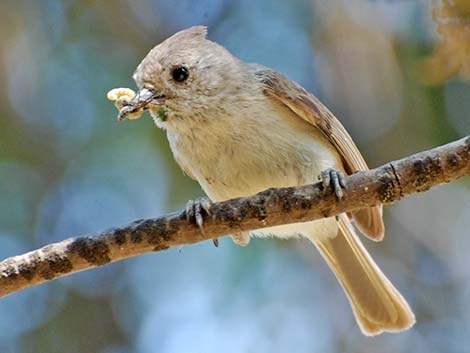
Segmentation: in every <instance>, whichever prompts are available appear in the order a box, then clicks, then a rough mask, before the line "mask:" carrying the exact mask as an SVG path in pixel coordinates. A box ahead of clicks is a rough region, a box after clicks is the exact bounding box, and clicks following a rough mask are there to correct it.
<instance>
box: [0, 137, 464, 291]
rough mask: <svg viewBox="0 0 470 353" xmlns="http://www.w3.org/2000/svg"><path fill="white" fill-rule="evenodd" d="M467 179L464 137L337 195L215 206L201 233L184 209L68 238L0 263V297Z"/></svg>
mask: <svg viewBox="0 0 470 353" xmlns="http://www.w3.org/2000/svg"><path fill="white" fill-rule="evenodd" d="M468 175H470V136H467V137H465V138H463V139H460V140H458V141H455V142H452V143H449V144H447V145H444V146H441V147H437V148H434V149H432V150H429V151H425V152H421V153H418V154H415V155H412V156H409V157H406V158H403V159H401V160H398V161H394V162H390V163H387V164H385V165H383V166H381V167H379V168H376V169H373V170H369V171H366V172H358V173H355V174H353V175H350V176H348V177H347V178H346V189H345V192H344V197H343V198H342V199H341V200H337V199H336V197H335V194H334V192H333V190H332V189H329V190H322V187H321V184H320V183H317V184H314V185H306V186H301V187H289V188H280V189H268V190H266V191H263V192H260V193H259V194H256V195H254V196H251V197H247V198H239V199H233V200H228V201H225V202H220V203H216V204H214V205H213V207H212V208H211V215H210V216H206V217H205V219H204V229H205V232H204V234H202V233H201V232H200V230H199V228H198V227H197V226H196V225H195V224H192V223H188V222H187V221H186V214H185V212H184V211H178V212H174V213H171V214H167V215H164V216H161V217H158V218H151V219H139V220H136V221H134V222H132V223H131V224H129V225H126V226H124V227H119V228H113V229H109V230H106V231H103V232H101V233H100V234H96V235H91V236H83V237H77V238H70V239H66V240H64V241H61V242H58V243H55V244H50V245H46V246H44V247H42V248H40V249H37V250H34V251H31V252H29V253H26V254H23V255H19V256H14V257H10V258H8V259H6V260H4V261H2V262H0V297H1V296H5V295H8V294H11V293H14V292H16V291H19V290H21V289H24V288H28V287H31V286H34V285H37V284H40V283H43V282H46V281H49V280H52V279H54V278H58V277H61V276H64V275H68V274H71V273H74V272H78V271H83V270H86V269H90V268H93V267H96V266H102V265H105V264H107V263H110V262H114V261H118V260H121V259H124V258H128V257H131V256H136V255H139V254H143V253H147V252H150V251H159V250H165V249H168V248H170V247H172V246H176V245H183V244H192V243H196V242H200V241H203V240H208V239H212V238H217V237H220V236H221V235H226V234H231V233H235V232H239V231H242V230H250V229H258V228H263V227H268V226H274V225H280V224H286V223H296V222H304V221H311V220H316V219H320V218H324V217H332V216H335V215H338V214H340V213H343V212H349V211H354V210H358V209H361V208H366V207H370V206H373V205H376V204H380V203H383V204H390V203H393V202H395V201H398V200H400V199H401V198H402V197H404V196H407V195H410V194H413V193H417V192H424V191H427V190H429V189H430V188H431V187H433V186H436V185H439V184H443V183H447V182H450V181H453V180H457V179H459V178H462V177H464V176H468Z"/></svg>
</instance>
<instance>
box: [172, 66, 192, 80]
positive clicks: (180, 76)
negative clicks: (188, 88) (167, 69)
mask: <svg viewBox="0 0 470 353" xmlns="http://www.w3.org/2000/svg"><path fill="white" fill-rule="evenodd" d="M171 76H172V77H173V80H175V81H176V82H184V81H186V80H187V79H188V77H189V70H188V69H187V68H186V67H184V66H179V67H175V68H174V69H173V71H172V72H171Z"/></svg>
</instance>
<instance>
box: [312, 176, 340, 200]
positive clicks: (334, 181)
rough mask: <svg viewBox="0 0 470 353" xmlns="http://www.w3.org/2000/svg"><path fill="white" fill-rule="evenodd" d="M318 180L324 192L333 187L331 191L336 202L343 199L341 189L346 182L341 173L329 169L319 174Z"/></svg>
mask: <svg viewBox="0 0 470 353" xmlns="http://www.w3.org/2000/svg"><path fill="white" fill-rule="evenodd" d="M318 180H321V182H322V186H323V191H324V192H325V191H326V190H328V187H329V186H330V185H333V190H334V192H335V195H336V197H337V198H338V200H341V199H342V198H343V196H344V192H343V189H344V188H345V187H346V182H345V178H344V174H343V172H342V171H340V170H334V169H331V168H329V169H327V170H324V171H323V172H321V174H320V175H319V176H318Z"/></svg>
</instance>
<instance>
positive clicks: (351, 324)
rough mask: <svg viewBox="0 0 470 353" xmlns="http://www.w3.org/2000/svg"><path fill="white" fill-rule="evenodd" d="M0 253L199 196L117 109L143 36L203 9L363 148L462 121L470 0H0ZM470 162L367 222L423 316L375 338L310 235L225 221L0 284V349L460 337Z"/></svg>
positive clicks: (449, 342) (186, 348)
mask: <svg viewBox="0 0 470 353" xmlns="http://www.w3.org/2000/svg"><path fill="white" fill-rule="evenodd" d="M0 13H1V14H2V19H1V21H0V258H1V259H3V258H6V257H9V256H12V255H17V254H20V253H23V252H26V251H29V250H32V249H34V248H37V247H40V246H43V245H45V244H47V243H50V242H55V241H59V240H62V239H65V238H67V237H70V236H76V235H82V234H87V233H93V232H96V231H99V230H102V229H103V228H106V227H110V226H114V225H120V224H125V223H127V222H130V221H132V220H133V219H136V218H142V217H151V216H157V215H160V214H162V213H164V212H168V211H172V210H175V209H179V208H182V207H183V206H184V204H185V202H186V200H188V199H191V198H195V197H197V196H201V195H202V191H201V189H200V188H199V186H198V185H197V184H196V182H194V181H192V180H190V179H189V178H188V177H185V176H184V175H183V173H182V172H181V171H180V170H179V168H178V166H177V165H176V163H175V162H174V161H173V158H172V156H171V153H170V150H169V147H168V144H167V141H166V136H165V134H164V132H163V131H160V130H158V129H157V128H155V127H154V126H153V123H152V121H151V119H150V118H149V116H148V115H147V114H146V115H145V117H144V118H142V119H139V120H136V121H126V122H123V123H118V122H117V121H116V110H115V108H114V107H113V104H112V103H111V102H109V101H107V100H106V92H107V91H108V90H109V89H110V88H113V87H120V86H124V87H126V86H127V87H132V88H134V87H135V86H134V83H133V81H132V79H131V76H132V73H133V71H134V69H135V67H136V66H137V64H138V63H139V62H140V60H141V59H142V58H143V57H144V56H145V54H146V53H147V52H148V50H150V49H151V48H152V47H153V46H154V45H156V44H157V43H159V42H160V41H162V40H163V39H165V38H166V37H168V36H170V35H171V34H173V33H174V32H176V31H178V30H181V29H183V28H186V27H189V26H191V25H196V24H205V25H207V26H209V38H211V39H213V40H215V41H217V42H219V43H221V44H222V45H224V46H225V47H227V48H228V49H229V50H231V51H232V52H233V53H234V54H236V55H237V56H239V57H241V58H242V59H244V60H246V61H250V62H258V63H261V64H263V65H265V66H269V67H272V68H274V69H276V70H278V71H280V72H282V73H284V74H285V75H287V76H288V77H290V78H291V79H293V80H296V81H298V82H299V83H301V84H302V85H303V86H304V87H306V88H307V89H309V90H310V91H312V92H314V93H315V94H316V95H317V96H319V97H320V99H321V100H323V101H324V102H325V103H326V104H327V105H328V106H329V107H330V108H331V109H332V110H333V112H334V113H335V114H336V115H337V116H338V117H339V119H340V120H341V121H342V122H343V124H344V125H345V126H346V127H347V129H348V130H349V131H350V133H351V135H352V136H353V137H354V138H355V140H356V142H357V144H358V146H359V147H360V149H361V151H362V152H363V153H364V155H365V157H366V160H368V162H369V164H370V166H378V165H381V164H383V163H385V162H387V161H390V160H393V159H398V158H401V157H404V156H406V155H408V154H412V153H414V152H417V151H420V150H423V149H428V148H431V147H434V146H437V145H440V144H443V143H446V142H450V141H452V140H454V139H457V138H459V137H462V136H465V135H466V134H468V133H469V131H470V84H469V82H468V81H467V80H468V79H469V78H470V53H469V50H468V43H470V28H469V22H468V18H469V17H470V5H469V2H468V1H465V0H454V1H450V0H448V1H444V2H437V1H436V2H431V1H409V0H401V1H400V0H395V1H393V0H375V1H367V0H363V1H348V0H330V1H321V0H291V1H276V0H259V1H251V0H178V1H170V0H134V1H131V0H115V1H111V0H109V1H94V0H80V1H79V0H67V1H57V0H41V1H34V0H29V1H28V0H15V1H10V0H1V2H0ZM469 191H470V183H469V180H468V178H467V179H466V180H462V181H460V182H456V183H452V184H449V185H445V186H442V187H439V188H436V189H433V190H432V191H430V192H427V193H424V194H422V195H417V196H414V197H409V198H406V199H405V200H402V201H401V202H399V203H397V204H396V205H393V206H390V207H387V208H386V209H385V223H386V229H387V232H386V238H385V240H384V241H383V242H381V243H379V244H373V243H372V242H370V241H367V240H364V243H365V245H366V247H367V248H368V249H370V251H371V253H372V255H373V257H374V258H375V259H376V261H377V262H378V263H379V264H380V266H381V267H382V269H383V270H384V272H385V273H386V274H388V276H389V277H390V279H391V280H392V281H393V282H394V283H395V284H396V286H397V287H398V288H399V289H400V290H401V292H402V293H403V294H404V296H405V297H406V298H407V299H408V301H409V302H410V304H411V306H412V307H413V309H414V310H415V313H416V315H417V320H418V322H417V325H416V326H415V327H414V328H413V329H412V330H409V331H407V332H405V333H402V334H399V335H391V334H384V335H381V336H379V337H376V338H366V337H364V336H362V334H361V333H360V331H359V329H358V327H357V325H356V323H355V320H354V318H353V315H352V312H351V310H350V308H349V304H348V302H347V299H346V296H345V295H344V294H343V292H342V289H341V288H340V286H339V285H338V282H337V281H336V280H335V279H334V277H333V275H332V273H331V272H330V271H329V269H328V268H327V266H326V264H325V263H324V261H323V260H322V259H321V257H320V256H319V254H318V253H317V252H316V251H315V249H314V247H313V246H312V245H311V244H309V243H308V242H307V241H277V240H254V241H252V243H251V244H250V245H249V246H248V247H247V248H240V247H237V246H235V245H234V244H232V242H231V241H230V240H229V239H221V244H220V247H219V248H218V249H216V248H214V246H213V245H212V242H205V243H201V244H196V245H191V246H184V247H181V248H175V249H171V250H168V251H164V252H158V253H154V254H148V255H144V256H140V257H137V258H132V259H128V260H126V261H121V262H118V263H115V264H111V265H108V266H105V267H103V268H99V269H94V270H91V271H86V272H83V273H80V274H76V275H72V276H69V277H66V278H62V279H59V280H55V281H53V282H51V283H48V284H45V285H41V286H39V287H35V288H31V289H28V290H25V291H22V292H18V293H16V294H13V295H11V296H9V297H6V298H2V299H0V352H2V353H17V352H38V353H39V352H40V353H44V352H48V353H49V352H51V353H55V352H57V353H59V352H60V353H63V352H67V353H74V352H79V353H82V352H86V353H89V352H99V353H134V352H136V353H150V352H164V353H177V352H178V353H179V352H208V353H210V352H286V351H289V352H322V353H339V352H362V353H366V352H374V353H375V352H381V353H388V352H390V353H391V352H410V351H413V352H414V353H418V352H426V353H432V352H439V353H445V352H456V353H465V352H470V305H469V303H470V259H469V257H468V249H469V248H470V217H469V214H470V197H469V196H470V193H469Z"/></svg>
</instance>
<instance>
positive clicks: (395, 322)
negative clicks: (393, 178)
mask: <svg viewBox="0 0 470 353" xmlns="http://www.w3.org/2000/svg"><path fill="white" fill-rule="evenodd" d="M134 79H135V81H136V83H137V86H138V87H139V92H138V93H137V95H136V96H135V97H133V94H129V97H127V98H128V99H121V100H119V102H118V107H119V108H121V111H120V117H121V118H126V117H138V116H139V115H140V114H141V113H142V111H143V110H145V109H148V110H149V111H150V114H151V115H152V117H153V119H154V121H155V124H156V125H157V126H158V127H160V128H163V129H165V130H166V132H167V136H168V140H169V143H170V146H171V150H172V151H173V155H174V157H175V159H176V161H177V162H178V164H179V165H180V166H181V168H182V169H183V170H184V172H185V173H186V174H187V175H189V176H190V177H192V178H193V179H195V180H197V181H198V182H199V184H200V185H201V187H202V188H203V189H204V191H205V192H206V194H207V195H208V197H209V198H210V199H211V200H212V201H222V200H227V199H231V198H235V197H242V196H249V195H252V194H255V193H257V192H260V191H262V190H265V189H268V188H272V187H287V186H296V185H305V184H311V183H313V182H314V181H315V180H316V178H317V176H319V175H321V179H322V180H323V183H324V185H325V187H327V186H329V184H330V183H332V184H333V187H334V190H335V192H336V194H337V196H338V197H341V196H342V190H341V188H342V187H344V185H343V184H344V180H343V177H342V173H345V174H351V173H354V172H355V171H358V170H367V169H368V168H367V164H366V162H365V161H364V159H363V157H362V155H361V153H360V152H359V151H358V149H357V147H356V145H355V144H354V142H353V141H352V139H351V137H350V136H349V134H348V133H347V132H346V130H345V129H344V127H343V126H342V125H341V123H340V122H339V121H338V120H337V119H336V118H335V116H334V115H333V114H332V113H331V112H330V111H329V110H328V109H327V108H326V107H325V106H324V105H323V104H322V103H321V102H320V101H319V100H318V99H317V98H316V97H315V96H313V95H312V94H310V93H308V92H307V91H305V90H304V89H303V88H302V87H300V86H299V85H298V84H296V83H294V82H292V81H290V80H289V79H287V78H286V77H284V76H282V75H280V74H279V73H277V72H275V71H273V70H270V69H268V68H265V67H262V66H259V65H254V64H247V63H245V62H243V61H241V60H239V59H238V58H236V57H235V56H233V55H232V54H231V53H229V52H228V51H227V50H226V49H225V48H223V47H222V46H220V45H218V44H216V43H214V42H212V41H210V40H208V39H206V28H205V27H202V26H197V27H192V28H189V29H186V30H184V31H181V32H178V33H176V34H175V35H173V36H172V37H170V38H168V39H167V40H165V41H164V42H162V43H161V44H159V45H157V46H156V47H155V48H153V49H152V50H151V51H150V52H149V53H148V55H147V56H146V57H145V58H144V60H143V61H142V62H141V63H140V65H139V66H138V68H137V70H136V72H135V74H134ZM126 94H127V93H126ZM124 95H125V94H124ZM196 206H200V204H196ZM204 206H207V205H204V204H202V207H204ZM196 213H197V212H196ZM353 224H354V225H355V227H356V228H358V229H359V230H360V231H361V232H362V233H364V234H365V235H366V236H368V237H369V238H372V239H374V240H381V239H382V237H383V233H384V226H383V222H382V207H381V206H377V207H373V208H369V209H364V210H360V211H358V212H354V213H352V214H342V215H340V216H339V217H337V218H326V219H323V220H317V221H314V222H306V223H295V224H288V225H283V226H277V227H271V228H264V229H258V230H254V231H252V232H250V233H251V235H254V236H260V237H265V236H276V237H280V238H292V237H297V236H303V237H306V238H308V239H310V240H311V241H312V242H313V244H315V246H316V247H317V248H318V250H319V251H320V253H321V254H322V255H323V257H324V258H325V260H326V261H327V262H328V264H329V265H330V267H331V269H332V270H333V272H334V273H335V275H336V277H337V279H338V280H339V282H340V283H341V285H342V286H343V288H344V291H345V292H346V295H347V296H348V298H349V301H350V303H351V306H352V309H353V311H354V314H355V316H356V319H357V322H358V323H359V326H360V327H361V329H362V332H363V333H364V334H366V335H377V334H379V333H381V332H384V331H388V332H397V331H401V330H404V329H407V328H409V327H411V326H412V325H413V324H414V322H415V318H414V315H413V312H412V311H411V309H410V308H409V306H408V304H407V302H406V301H405V299H404V298H403V297H402V296H401V295H400V293H399V292H398V291H397V290H396V289H395V287H394V286H393V285H392V284H391V283H390V281H389V280H388V279H387V278H386V277H385V275H384V274H383V273H382V271H381V270H380V269H379V267H378V266H377V265H376V264H375V262H374V261H373V260H372V258H371V257H370V255H369V254H368V253H367V251H366V249H365V248H364V246H363V245H362V243H361V242H360V240H359V238H358V236H357V235H356V231H355V228H354V226H353ZM250 233H240V234H236V235H234V236H232V237H233V239H234V241H235V242H236V243H238V244H240V245H246V244H248V242H249V239H250Z"/></svg>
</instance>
